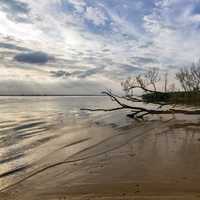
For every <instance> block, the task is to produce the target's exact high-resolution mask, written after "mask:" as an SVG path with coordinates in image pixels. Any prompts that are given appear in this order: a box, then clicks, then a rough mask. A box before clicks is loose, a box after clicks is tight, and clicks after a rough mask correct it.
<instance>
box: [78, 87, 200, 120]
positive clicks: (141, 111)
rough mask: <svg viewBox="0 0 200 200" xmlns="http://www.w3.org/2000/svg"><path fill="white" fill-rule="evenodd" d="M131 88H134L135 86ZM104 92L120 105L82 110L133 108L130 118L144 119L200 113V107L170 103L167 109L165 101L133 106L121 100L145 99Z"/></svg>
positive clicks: (108, 110)
mask: <svg viewBox="0 0 200 200" xmlns="http://www.w3.org/2000/svg"><path fill="white" fill-rule="evenodd" d="M134 88H141V89H143V90H144V91H145V92H155V91H152V90H148V89H146V88H143V87H139V86H137V87H134ZM131 89H133V87H132V88H131ZM103 94H104V95H107V96H109V97H111V99H112V101H115V102H116V103H117V104H118V106H117V107H114V108H109V109H103V108H97V109H90V108H83V109H81V110H84V111H91V112H97V111H104V112H111V111H117V110H125V109H128V110H131V113H130V114H128V115H127V116H128V117H130V118H133V119H144V117H145V116H147V115H164V114H185V115H200V109H198V110H185V109H176V108H174V107H175V106H174V105H170V108H168V109H165V108H164V106H166V105H168V104H167V103H163V102H156V103H152V104H154V105H156V106H157V108H155V109H149V108H146V107H147V106H146V107H142V106H131V105H127V104H125V103H123V102H122V101H121V100H122V99H123V100H128V101H131V102H133V103H136V102H143V100H142V99H141V98H139V97H138V98H135V97H131V96H118V95H114V94H113V93H112V92H111V91H105V92H103Z"/></svg>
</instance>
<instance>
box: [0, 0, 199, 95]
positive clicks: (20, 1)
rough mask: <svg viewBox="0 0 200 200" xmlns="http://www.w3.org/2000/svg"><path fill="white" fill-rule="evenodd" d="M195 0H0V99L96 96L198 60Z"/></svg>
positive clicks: (196, 1)
mask: <svg viewBox="0 0 200 200" xmlns="http://www.w3.org/2000/svg"><path fill="white" fill-rule="evenodd" d="M199 31H200V0H42V1H41V0H0V94H99V93H100V92H101V91H102V90H105V89H112V90H113V91H119V90H120V82H121V81H122V80H124V79H126V78H127V77H129V76H132V75H135V74H138V73H142V72H144V71H145V70H147V69H149V68H151V67H158V68H160V69H161V70H162V71H166V70H168V71H169V72H171V74H173V73H174V71H176V70H178V69H179V68H180V67H183V66H189V65H190V64H191V63H192V62H196V61H197V60H198V59H199V58H200V48H199V46H200V34H199Z"/></svg>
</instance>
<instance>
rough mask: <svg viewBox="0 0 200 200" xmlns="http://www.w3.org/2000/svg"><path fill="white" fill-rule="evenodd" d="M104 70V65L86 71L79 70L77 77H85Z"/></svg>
mask: <svg viewBox="0 0 200 200" xmlns="http://www.w3.org/2000/svg"><path fill="white" fill-rule="evenodd" d="M103 70H104V67H99V68H93V69H88V70H86V71H82V72H81V71H80V72H79V75H78V77H79V78H87V77H88V76H92V75H95V74H97V73H100V72H102V71H103Z"/></svg>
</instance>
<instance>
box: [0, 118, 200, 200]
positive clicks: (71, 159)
mask: <svg viewBox="0 0 200 200" xmlns="http://www.w3.org/2000/svg"><path fill="white" fill-rule="evenodd" d="M62 133H63V134H62V135H61V136H60V137H59V138H56V139H55V140H51V141H50V142H48V143H46V144H44V145H42V146H40V148H39V149H37V152H38V157H39V158H38V160H37V161H36V162H35V163H34V164H33V166H32V168H31V170H27V171H26V172H25V173H22V174H21V176H20V177H19V178H13V179H12V177H9V179H8V180H6V181H4V183H3V182H2V184H1V185H2V186H1V189H3V190H2V191H1V192H0V199H2V200H41V199H42V200H64V199H69V200H73V199H77V200H79V199H83V200H86V199H87V200H89V199H102V200H107V199H108V200H110V199H111V200H114V199H134V200H136V199H166V200H168V199H191V200H193V199H194V200H195V199H200V121H199V119H198V118H196V117H194V118H193V117H190V118H186V117H185V118H184V117H183V116H176V119H175V118H172V119H171V116H170V117H169V118H168V119H167V118H165V119H161V120H158V119H155V120H151V121H146V122H133V123H132V124H126V125H123V126H119V125H118V124H115V123H113V124H112V123H110V124H108V123H107V124H106V125H105V124H104V123H95V122H90V123H87V124H85V123H83V124H80V125H76V126H74V127H71V129H70V128H69V127H68V128H67V129H65V128H63V129H62ZM42 149H43V150H44V149H45V153H43V154H42V155H40V154H41V152H42ZM9 185H12V186H11V187H10V186H9ZM7 186H9V187H7ZM6 187H7V188H6ZM5 188H6V189H5Z"/></svg>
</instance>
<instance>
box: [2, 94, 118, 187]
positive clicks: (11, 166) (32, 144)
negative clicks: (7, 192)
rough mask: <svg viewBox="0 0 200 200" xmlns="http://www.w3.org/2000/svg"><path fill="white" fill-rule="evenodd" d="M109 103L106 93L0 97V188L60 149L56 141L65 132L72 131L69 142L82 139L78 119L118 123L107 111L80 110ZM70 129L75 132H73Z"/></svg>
mask: <svg viewBox="0 0 200 200" xmlns="http://www.w3.org/2000/svg"><path fill="white" fill-rule="evenodd" d="M111 103H112V102H111V101H110V99H109V98H106V97H1V98H0V112H1V114H0V186H1V188H3V187H4V186H5V185H9V183H12V182H13V180H14V181H15V179H17V178H18V176H19V178H20V175H23V174H24V173H25V172H27V171H31V169H32V168H34V166H36V165H38V163H39V162H40V160H41V159H42V158H43V157H45V156H47V155H48V154H49V153H51V151H52V152H53V151H56V150H57V149H59V148H60V142H57V141H60V140H59V138H61V137H62V136H63V135H65V134H67V133H68V132H69V133H70V134H72V136H70V141H71V143H72V144H73V143H76V142H77V141H79V140H83V141H84V140H85V138H84V137H83V138H82V139H80V138H81V136H82V135H81V134H82V133H81V131H79V133H78V134H77V130H75V129H77V128H75V127H79V126H80V124H81V123H85V122H86V121H87V122H88V121H93V122H94V121H96V124H98V123H100V122H99V121H101V123H104V125H105V124H107V125H110V126H114V125H116V124H118V122H117V120H118V119H117V118H115V122H114V121H111V122H109V120H107V119H108V118H109V116H110V114H107V115H106V116H107V118H106V117H105V113H88V112H85V111H80V108H88V107H90V108H91V107H107V106H112V105H111ZM119 121H121V119H120V120H119ZM109 123H110V124H109ZM73 132H76V135H74V136H73ZM79 134H80V135H79ZM67 140H68V139H67ZM51 141H53V143H51ZM65 142H66V141H65ZM45 144H47V146H45ZM48 144H49V145H48Z"/></svg>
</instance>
